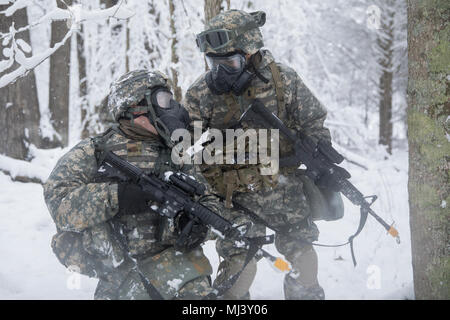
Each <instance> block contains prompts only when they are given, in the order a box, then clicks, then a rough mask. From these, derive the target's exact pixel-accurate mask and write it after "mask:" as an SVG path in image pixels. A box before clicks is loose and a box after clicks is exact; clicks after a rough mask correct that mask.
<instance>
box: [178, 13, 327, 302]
mask: <svg viewBox="0 0 450 320" xmlns="http://www.w3.org/2000/svg"><path fill="white" fill-rule="evenodd" d="M242 17H247V18H248V14H247V16H246V13H245V12H243V11H239V10H231V11H227V12H225V13H223V14H220V15H219V16H216V17H215V18H213V19H212V20H211V22H209V24H211V25H208V28H209V29H220V28H225V29H229V30H230V29H231V30H233V27H236V26H239V25H240V24H242V23H244V22H243V21H245V19H244V18H242ZM220 18H223V19H225V20H226V21H225V22H224V21H220ZM255 30H257V29H252V32H253V33H249V36H248V37H246V36H247V35H246V34H243V35H241V37H238V38H237V39H240V41H241V42H242V43H241V44H239V43H238V42H237V40H236V42H231V45H230V46H232V47H233V46H239V45H240V46H241V47H242V48H241V47H236V48H235V47H233V48H231V49H229V48H227V47H225V48H221V49H218V50H217V52H215V51H212V52H213V53H226V52H227V50H226V49H229V51H233V50H235V49H241V50H243V51H244V52H246V53H251V54H253V56H252V59H254V60H253V64H254V66H255V69H256V70H257V72H259V74H260V75H261V76H262V77H259V76H258V77H255V78H254V79H253V80H252V82H251V84H250V87H249V88H248V89H247V90H246V91H245V92H244V93H243V94H242V95H241V96H234V95H233V94H232V93H228V94H222V95H215V94H213V93H212V92H211V90H210V89H209V87H208V84H207V81H206V75H207V73H205V74H203V75H202V76H200V77H199V78H198V79H197V80H196V81H195V82H194V83H193V84H192V85H191V86H190V88H189V89H188V91H187V93H186V96H185V101H184V102H185V107H186V109H187V110H188V111H189V114H190V117H191V121H192V122H193V121H202V127H203V128H216V129H220V130H223V131H224V130H225V129H227V128H231V127H233V126H234V125H236V124H237V122H238V120H239V118H240V116H241V115H242V113H243V112H244V111H245V110H246V109H247V108H248V107H249V105H250V103H251V101H252V100H253V99H256V98H257V99H260V100H261V101H262V102H263V103H264V104H265V106H266V108H268V109H269V110H270V111H271V112H273V113H274V114H275V115H277V116H278V117H279V118H280V119H281V120H282V121H283V122H284V123H285V124H286V125H287V126H288V127H289V128H291V129H294V130H296V131H300V130H301V131H303V133H305V134H306V135H309V136H310V137H312V138H313V139H314V140H315V141H318V140H319V139H325V140H327V141H330V140H331V138H330V133H329V130H328V129H327V128H325V127H324V125H323V122H324V120H325V118H326V114H327V113H326V109H325V108H324V107H323V105H322V104H321V103H320V102H319V101H318V100H317V98H316V97H315V96H314V95H313V94H312V92H311V91H310V90H309V89H308V88H307V86H306V85H305V84H304V82H303V81H302V80H301V79H300V77H299V76H298V74H297V73H296V72H295V71H294V70H293V69H292V68H290V67H288V66H285V65H284V64H281V63H275V61H274V58H273V56H272V54H271V53H270V51H268V50H265V49H260V48H261V47H262V45H261V44H260V43H259V42H258V41H259V39H262V38H261V36H260V35H258V34H256V33H255ZM258 32H259V31H258ZM247 38H248V39H247ZM247 40H248V41H247ZM255 43H256V44H255ZM258 49H260V50H259V51H258ZM245 50H247V51H245ZM222 51H223V52H222ZM206 52H208V50H206ZM261 78H265V79H266V80H268V81H267V83H266V81H263V80H262V79H261ZM247 128H255V129H256V128H258V127H257V126H255V125H253V126H252V125H247ZM224 136H225V135H224ZM268 136H270V135H269V134H268ZM279 146H280V158H282V157H283V156H286V155H288V154H289V153H291V152H292V149H291V146H290V143H287V140H285V138H284V137H283V136H282V135H281V133H280V143H279ZM255 167H256V172H257V170H258V167H257V165H253V168H255ZM202 168H203V170H204V175H205V177H206V178H207V179H208V182H209V183H210V184H211V185H212V186H213V187H216V191H217V192H219V193H222V195H223V196H226V194H224V193H226V187H223V185H230V181H227V176H229V175H230V172H232V171H234V170H236V166H235V165H226V164H224V165H213V166H206V165H204V166H203V167H202ZM251 168H252V165H244V166H243V167H242V169H243V170H247V171H248V170H249V169H251ZM254 172H255V170H253V173H254ZM240 173H241V172H240V171H239V169H237V174H233V176H234V177H235V179H236V180H235V181H234V185H235V188H234V190H233V191H234V193H233V195H232V197H233V199H234V200H236V201H237V202H239V203H240V204H241V205H243V206H244V207H247V208H248V209H250V210H252V211H253V212H255V213H256V214H258V215H259V216H260V217H261V218H263V219H264V220H266V221H269V222H270V224H271V225H272V226H274V227H276V228H277V229H278V230H281V231H282V232H279V233H277V234H276V247H277V249H278V251H279V252H280V253H282V254H284V255H285V257H286V258H287V259H288V260H289V261H290V262H291V263H292V264H293V267H294V268H296V269H297V270H299V271H300V274H301V276H300V277H299V278H297V279H293V278H291V277H285V280H284V288H285V297H286V299H323V298H324V293H323V290H322V288H321V287H320V285H319V283H318V281H317V256H316V253H315V251H314V250H313V248H312V246H311V245H308V244H305V243H302V242H301V240H306V241H314V240H317V238H318V233H319V232H318V229H317V227H316V225H315V224H314V223H313V222H312V219H311V218H310V215H311V210H310V203H309V201H308V199H307V198H306V196H305V192H304V189H303V183H302V180H301V179H304V178H306V177H305V176H301V172H300V171H299V170H297V168H294V167H291V168H280V171H279V175H278V176H273V177H267V176H262V177H263V178H262V179H265V180H267V179H269V180H270V181H271V182H272V184H270V185H267V184H264V183H261V184H260V185H261V188H250V187H249V184H248V181H251V180H253V181H254V180H257V178H256V177H255V174H250V175H248V174H240ZM243 177H244V178H243ZM228 180H230V179H228ZM221 186H222V188H221ZM253 232H255V233H256V234H259V235H261V234H264V233H265V228H260V227H259V228H258V227H256V229H254V230H253ZM217 244H218V251H219V254H220V255H222V256H223V257H225V259H224V261H223V263H222V264H221V265H220V266H219V271H220V272H221V274H219V275H218V277H217V279H218V281H223V280H224V279H226V278H227V277H229V276H230V275H231V274H233V273H235V272H236V271H235V270H238V269H239V268H237V267H235V265H242V261H243V259H244V258H243V257H244V254H243V253H242V251H241V252H239V248H236V247H235V246H233V245H232V243H231V242H229V241H226V240H224V241H218V242H217ZM230 257H231V258H230ZM252 268H254V269H255V270H256V268H255V267H254V266H253V267H252ZM253 276H254V275H253ZM249 277H250V278H251V276H249ZM238 282H239V281H238ZM249 283H250V284H251V281H250V282H249ZM250 284H249V285H248V287H247V289H248V288H249V286H250ZM240 293H241V294H242V293H245V291H244V292H240ZM230 298H233V299H239V298H241V297H240V296H235V297H234V296H230Z"/></svg>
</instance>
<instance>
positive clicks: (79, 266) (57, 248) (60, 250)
mask: <svg viewBox="0 0 450 320" xmlns="http://www.w3.org/2000/svg"><path fill="white" fill-rule="evenodd" d="M51 246H52V249H53V253H54V254H55V255H56V257H57V258H58V260H59V262H60V263H61V264H62V265H63V266H65V267H66V268H69V269H70V270H72V271H74V272H77V273H81V274H84V275H86V276H89V277H97V276H98V273H99V270H97V269H98V267H97V265H98V264H99V262H100V261H99V260H98V259H96V258H95V257H93V256H91V255H89V254H87V252H86V251H85V250H84V248H83V241H82V234H81V233H78V232H71V231H63V232H58V233H57V234H55V235H54V236H53V238H52V244H51Z"/></svg>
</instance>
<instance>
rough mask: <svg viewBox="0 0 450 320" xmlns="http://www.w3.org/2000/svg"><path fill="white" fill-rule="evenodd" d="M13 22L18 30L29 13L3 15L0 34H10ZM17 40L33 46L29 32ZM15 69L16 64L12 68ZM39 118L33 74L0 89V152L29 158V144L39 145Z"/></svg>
mask: <svg viewBox="0 0 450 320" xmlns="http://www.w3.org/2000/svg"><path fill="white" fill-rule="evenodd" d="M8 7H9V5H0V11H3V10H5V9H6V8H8ZM13 22H14V27H15V28H16V29H19V28H21V27H24V26H26V25H28V16H27V10H26V9H20V10H17V11H16V12H15V13H14V14H13V15H12V16H11V17H7V16H4V15H0V32H2V33H7V32H8V31H9V27H10V26H11V24H12V23H13ZM16 38H20V39H23V40H24V41H25V42H26V43H28V44H30V34H29V32H28V31H25V32H21V33H20V34H16ZM3 59H4V57H3V45H2V42H1V41H0V60H3ZM15 67H17V65H16V64H14V65H13V66H12V68H15ZM8 71H9V70H6V72H8ZM0 76H1V74H0ZM39 119H40V113H39V102H38V98H37V90H36V79H35V76H34V71H30V72H29V73H28V74H27V75H26V76H25V77H22V78H19V79H17V80H16V81H15V82H14V83H12V84H9V85H8V86H6V87H3V88H0V153H1V154H4V155H7V156H9V157H13V158H17V159H27V156H28V143H29V142H31V143H34V144H35V145H37V146H40V142H41V139H40V132H39Z"/></svg>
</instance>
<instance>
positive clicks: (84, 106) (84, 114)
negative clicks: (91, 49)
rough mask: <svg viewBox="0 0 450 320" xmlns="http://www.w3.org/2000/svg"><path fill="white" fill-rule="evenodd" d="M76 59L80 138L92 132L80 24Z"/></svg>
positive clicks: (82, 33) (82, 30)
mask: <svg viewBox="0 0 450 320" xmlns="http://www.w3.org/2000/svg"><path fill="white" fill-rule="evenodd" d="M77 59H78V78H79V81H80V85H79V89H78V96H79V101H80V108H81V123H82V124H83V129H82V131H81V138H82V139H84V138H87V137H89V136H90V135H91V134H92V133H93V132H91V130H90V121H89V116H90V115H89V110H90V109H89V101H88V98H87V96H88V92H89V91H88V81H87V71H86V56H85V47H84V26H83V25H81V28H80V31H79V33H77Z"/></svg>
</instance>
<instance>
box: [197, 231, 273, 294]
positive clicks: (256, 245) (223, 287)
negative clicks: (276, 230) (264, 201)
mask: <svg viewBox="0 0 450 320" xmlns="http://www.w3.org/2000/svg"><path fill="white" fill-rule="evenodd" d="M247 240H248V242H249V247H248V250H247V255H246V256H245V261H244V264H243V265H242V268H241V269H240V270H239V271H238V272H237V273H235V274H234V275H233V276H232V277H231V278H229V279H227V280H226V281H224V282H222V283H221V284H220V285H218V286H217V287H216V288H215V289H216V290H215V292H212V293H210V294H208V295H207V296H206V297H205V298H204V299H205V300H212V299H217V297H221V296H222V295H223V294H224V293H225V292H227V291H228V290H229V289H230V288H231V287H232V286H233V285H234V284H235V283H236V281H237V280H238V279H239V277H240V275H241V273H242V272H243V271H244V269H245V267H247V265H248V264H249V263H250V261H251V260H252V259H253V257H254V256H255V255H256V253H257V252H258V250H259V249H260V248H261V247H262V246H263V245H265V244H270V243H273V241H274V236H273V235H271V236H268V237H267V236H262V237H254V238H247Z"/></svg>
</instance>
